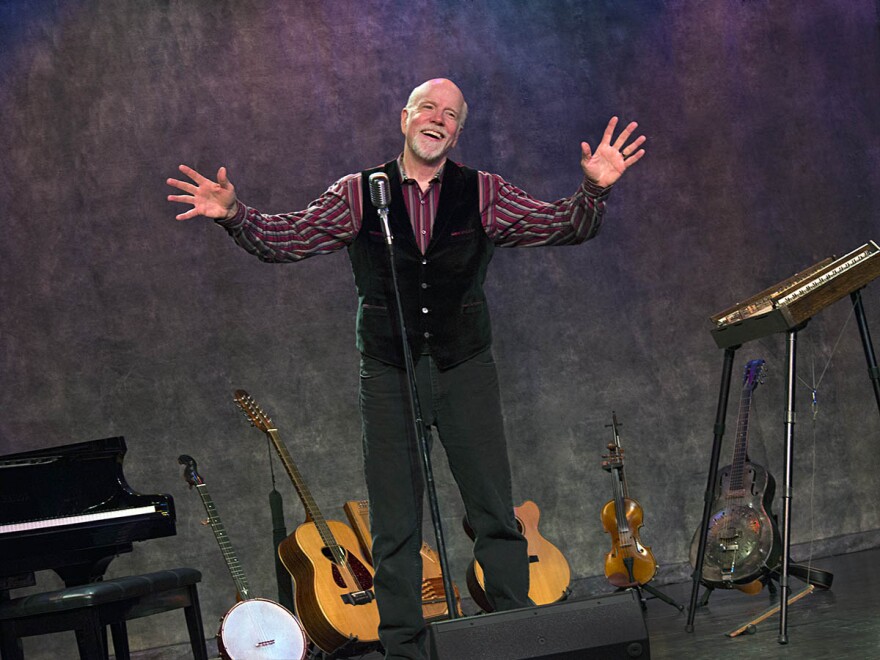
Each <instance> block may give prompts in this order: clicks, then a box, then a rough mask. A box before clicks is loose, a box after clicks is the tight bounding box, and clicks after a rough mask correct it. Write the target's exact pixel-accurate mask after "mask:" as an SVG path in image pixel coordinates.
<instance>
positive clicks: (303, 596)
mask: <svg viewBox="0 0 880 660" xmlns="http://www.w3.org/2000/svg"><path fill="white" fill-rule="evenodd" d="M326 524H327V526H328V527H329V529H330V530H331V532H332V534H333V538H334V539H335V540H336V542H337V544H338V546H339V547H340V548H342V550H343V551H344V552H345V554H346V559H347V561H346V562H343V563H340V562H337V561H334V559H333V554H332V552H330V550H329V549H328V548H327V546H326V544H325V543H324V541H323V539H322V538H321V533H320V532H319V531H318V528H317V526H316V525H315V524H314V523H311V522H306V523H303V524H302V525H300V526H299V527H297V529H296V531H294V533H293V534H291V535H290V536H288V537H287V538H286V539H284V540H283V541H282V542H281V543H280V544H279V545H278V556H279V557H280V558H281V562H282V563H283V564H284V567H285V568H286V569H287V571H288V572H289V573H290V575H291V577H292V578H293V582H294V585H295V587H296V594H295V600H296V612H297V614H298V615H299V618H300V620H301V621H302V622H303V626H304V627H305V629H306V630H307V631H308V633H309V637H310V638H311V639H312V641H313V642H314V643H315V644H317V645H318V647H319V648H320V649H321V650H323V651H325V652H328V653H332V652H333V651H335V650H336V649H338V648H339V647H341V646H343V645H344V644H346V643H347V642H349V640H350V639H351V638H353V637H356V638H357V640H358V642H363V643H369V642H375V641H377V640H378V639H379V609H378V607H377V606H376V601H375V599H374V598H373V592H372V589H373V570H372V569H371V568H370V566H369V563H368V562H367V561H366V560H365V559H364V557H363V555H362V554H361V553H360V551H359V550H358V541H357V536H355V533H354V532H353V531H352V530H351V528H350V527H349V526H348V525H346V524H345V523H342V522H338V521H336V520H327V521H326ZM365 592H366V593H365ZM361 601H363V602H361Z"/></svg>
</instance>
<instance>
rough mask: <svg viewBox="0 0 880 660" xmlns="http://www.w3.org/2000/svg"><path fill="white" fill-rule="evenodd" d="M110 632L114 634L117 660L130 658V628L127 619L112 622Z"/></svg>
mask: <svg viewBox="0 0 880 660" xmlns="http://www.w3.org/2000/svg"><path fill="white" fill-rule="evenodd" d="M110 633H111V634H112V635H113V653H115V654H116V658H117V660H128V659H129V658H130V657H131V651H130V650H129V648H128V628H127V627H126V625H125V621H120V622H118V623H112V624H110Z"/></svg>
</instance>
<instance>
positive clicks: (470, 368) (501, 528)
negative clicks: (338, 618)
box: [360, 350, 529, 660]
mask: <svg viewBox="0 0 880 660" xmlns="http://www.w3.org/2000/svg"><path fill="white" fill-rule="evenodd" d="M360 375H361V385H360V406H361V414H362V418H363V440H364V464H365V474H366V480H367V490H368V492H369V497H370V527H371V531H372V535H373V562H374V565H375V570H376V576H375V582H374V587H375V592H376V597H377V600H378V605H379V614H380V618H381V623H380V625H379V638H380V641H381V642H382V644H383V645H384V647H385V653H386V655H385V657H386V658H388V659H392V658H393V659H395V660H399V659H402V658H407V659H409V660H423V659H424V658H425V622H424V619H423V617H422V606H421V600H422V597H421V582H422V560H421V555H420V554H419V550H420V548H421V546H422V512H423V494H424V480H423V477H422V472H421V458H420V455H419V450H418V442H417V439H416V438H415V432H414V429H413V424H412V421H411V420H412V417H411V415H410V412H409V399H408V391H409V385H408V383H407V377H406V372H405V371H404V370H402V369H399V368H397V367H394V366H391V365H388V364H385V363H383V362H379V361H378V360H374V359H372V358H369V357H366V356H362V358H361V374H360ZM416 380H417V384H418V395H419V399H420V402H421V409H422V420H423V422H424V424H425V425H426V426H428V427H430V426H434V427H435V428H436V430H437V434H438V436H439V438H440V442H441V444H442V445H443V448H444V450H445V451H446V456H447V459H448V461H449V467H450V469H451V471H452V475H453V477H454V479H455V481H456V483H457V485H458V488H459V492H460V493H461V497H462V500H463V501H464V506H465V511H466V514H467V518H468V522H469V524H470V525H471V527H472V528H473V530H474V532H475V535H476V536H475V540H474V556H475V557H476V559H477V561H479V562H480V565H481V566H482V567H483V570H484V573H485V583H486V584H485V586H486V596H487V598H488V599H489V601H490V602H491V603H492V605H493V606H494V607H495V608H496V609H497V610H508V609H515V608H519V607H527V606H528V605H529V600H528V591H529V567H528V554H527V542H526V540H525V538H524V537H523V536H522V534H520V533H519V531H518V529H517V525H516V520H515V518H514V515H513V501H512V495H511V484H510V463H509V461H508V458H507V442H506V440H505V437H504V424H503V419H502V415H501V400H500V396H499V392H498V376H497V372H496V369H495V362H494V360H493V359H492V353H491V351H490V350H486V351H484V352H483V353H481V354H479V355H477V356H476V357H474V358H472V359H470V360H468V361H466V362H464V363H463V364H460V365H458V366H456V367H453V368H451V369H447V370H445V371H440V370H439V369H438V368H437V365H436V364H435V363H434V361H433V360H432V359H431V357H430V356H427V355H422V356H419V359H418V362H417V364H416ZM428 437H429V442H430V437H431V436H430V434H428ZM427 515H428V516H430V512H428V513H427ZM444 532H445V534H446V538H447V539H449V538H450V537H452V536H453V535H455V534H460V533H463V532H461V531H460V528H458V527H457V526H456V529H445V530H444Z"/></svg>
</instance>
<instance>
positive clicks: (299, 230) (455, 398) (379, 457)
mask: <svg viewBox="0 0 880 660" xmlns="http://www.w3.org/2000/svg"><path fill="white" fill-rule="evenodd" d="M466 115H467V104H466V103H465V101H464V97H463V95H462V93H461V91H460V90H459V89H458V87H457V86H456V85H455V84H454V83H453V82H451V81H450V80H446V79H435V80H429V81H427V82H425V83H423V84H421V85H419V86H418V87H416V88H415V89H414V90H413V92H412V94H411V95H410V97H409V100H408V102H407V104H406V107H405V108H404V109H403V110H402V111H401V115H400V128H401V131H402V132H403V134H404V136H405V142H404V148H403V153H402V154H401V155H400V156H399V157H398V158H397V159H396V160H394V161H391V162H389V163H386V164H385V165H384V166H382V167H381V168H374V169H373V170H367V171H364V172H361V173H359V174H352V175H348V176H346V177H343V178H342V179H340V180H339V181H337V182H336V183H335V184H333V185H332V186H331V187H330V188H329V189H328V190H327V191H326V192H325V193H324V195H323V196H322V197H320V198H319V199H318V200H316V201H315V202H313V203H312V204H311V205H310V206H309V207H308V208H307V209H305V210H303V211H299V212H294V213H285V214H279V215H264V214H262V213H260V212H259V211H257V210H256V209H253V208H250V207H247V206H245V205H244V204H241V203H240V202H238V200H237V198H236V196H235V189H234V187H233V186H232V184H231V183H230V181H229V179H228V177H227V174H226V169H225V168H223V167H221V168H220V170H219V171H218V172H217V181H216V182H214V181H210V180H209V179H207V178H205V177H203V176H202V175H201V174H199V173H198V172H196V171H194V170H192V169H191V168H189V167H186V166H185V165H181V166H180V170H181V172H183V173H184V174H186V175H187V176H189V177H190V178H191V179H192V180H193V181H194V183H187V182H184V181H178V180H175V179H168V184H169V185H171V186H173V187H175V188H178V189H179V190H181V191H183V192H184V193H186V194H183V195H169V196H168V199H169V200H170V201H175V202H183V203H185V204H191V205H192V206H193V208H192V209H190V210H188V211H186V212H184V213H181V214H180V215H178V216H177V219H178V220H187V219H189V218H193V217H196V216H199V215H203V216H206V217H209V218H213V219H215V220H216V221H217V222H218V223H219V224H220V225H221V226H223V227H224V228H226V230H227V231H228V232H229V233H230V235H231V236H232V237H233V238H234V239H235V241H236V243H238V244H239V245H240V246H241V247H243V248H244V249H246V250H248V251H249V252H251V253H253V254H255V255H256V256H258V257H259V258H260V259H263V260H265V261H297V260H299V259H303V258H306V257H308V256H312V255H315V254H326V253H329V252H332V251H335V250H338V249H342V248H343V247H344V248H347V249H348V251H349V256H350V257H351V262H352V269H353V272H354V278H355V285H356V287H357V290H358V297H359V308H358V318H357V347H358V349H359V350H360V352H361V371H360V376H361V388H360V408H361V416H362V424H363V443H364V464H365V475H366V482H367V490H368V493H369V499H370V514H371V527H372V534H373V557H374V564H375V570H376V574H375V581H374V587H375V592H376V597H377V601H378V605H379V612H380V618H381V624H380V628H379V635H380V639H381V642H382V644H383V646H384V647H385V651H386V656H385V657H386V658H388V659H391V658H394V659H402V658H409V659H417V660H421V659H422V658H424V657H425V656H424V641H425V640H424V638H425V627H424V621H423V619H422V614H421V612H422V609H421V575H422V567H421V558H420V555H419V549H420V547H421V538H422V537H421V532H422V497H423V491H424V484H423V479H422V475H421V471H420V470H421V468H420V463H419V455H418V450H417V446H416V439H415V438H414V437H413V435H414V432H413V429H412V423H411V421H412V420H411V417H410V415H409V410H408V398H407V397H408V392H409V390H408V385H407V379H406V373H405V371H404V368H405V367H404V362H403V351H402V347H401V340H400V334H399V331H398V329H397V326H398V322H397V312H396V309H395V302H394V292H393V290H392V288H391V283H390V274H389V273H390V268H389V264H388V255H387V248H386V245H385V243H384V240H383V234H382V230H381V227H380V223H379V218H378V215H377V212H376V209H375V208H373V206H372V204H371V203H370V194H369V188H368V182H367V181H368V177H369V174H371V173H372V172H375V171H384V172H386V173H387V174H388V175H389V178H390V192H391V209H390V211H391V227H392V233H393V235H394V236H395V240H394V250H395V265H396V268H397V272H398V279H399V282H400V290H401V301H402V304H401V306H402V307H403V313H404V317H405V324H406V329H407V339H408V342H409V345H410V348H411V351H412V355H413V360H414V361H415V362H416V380H417V385H418V395H419V399H420V403H421V417H422V420H423V422H424V424H425V425H426V426H434V427H435V428H436V429H437V431H438V435H439V437H440V440H441V442H442V443H443V446H444V449H445V450H446V453H447V458H448V460H449V465H450V468H451V470H452V473H453V476H454V478H455V480H456V483H457V484H458V487H459V491H460V493H461V496H462V499H463V501H464V505H465V510H466V512H467V517H468V522H469V524H470V526H471V527H472V528H473V530H474V532H475V540H474V556H475V557H476V559H477V560H478V561H479V562H480V565H481V566H482V567H483V569H484V573H485V591H486V596H487V598H488V599H489V601H490V602H491V603H492V604H493V606H494V607H495V609H497V610H506V609H514V608H518V607H525V606H527V605H528V604H529V600H528V590H529V585H528V579H529V570H528V558H527V553H526V543H525V539H524V538H523V537H522V535H521V534H520V533H519V532H518V531H517V525H516V521H515V519H514V515H513V501H512V495H511V483H510V482H511V478H510V466H509V463H508V457H507V445H506V440H505V437H504V429H503V420H502V413H501V403H500V397H499V393H498V381H497V375H496V371H495V364H494V362H493V358H492V353H491V331H490V326H489V316H488V310H487V308H486V300H485V296H484V293H483V287H482V285H483V280H484V278H485V275H486V268H487V266H488V263H489V260H490V259H491V257H492V251H493V250H494V248H495V246H539V245H564V244H575V243H580V242H583V241H585V240H587V239H589V238H592V237H593V236H594V235H595V234H596V232H597V231H598V229H599V225H600V223H601V220H602V217H603V214H604V209H605V202H604V200H605V198H606V197H607V195H608V190H609V188H610V186H611V185H612V184H614V183H615V182H616V181H617V180H618V179H619V178H620V176H621V175H622V174H623V173H624V172H625V171H626V170H627V169H628V168H629V167H631V166H632V165H633V164H634V163H635V162H637V161H638V160H639V159H640V158H641V157H642V156H643V155H644V153H645V151H644V149H642V148H640V147H641V145H642V144H643V143H644V141H645V137H644V136H639V137H638V138H636V139H635V140H633V141H632V142H630V141H629V139H630V137H631V135H632V133H633V131H634V130H635V128H636V123H635V122H633V123H630V124H629V125H628V126H627V127H626V128H625V129H624V130H623V131H622V132H621V133H620V135H619V136H617V138H616V139H615V140H614V141H613V142H612V138H613V134H614V130H615V127H616V125H617V118H616V117H614V118H612V119H611V121H610V122H609V123H608V126H607V128H606V130H605V133H604V135H603V137H602V140H601V142H600V143H599V145H598V146H597V148H596V150H595V151H593V150H592V149H591V148H590V146H589V145H588V144H587V143H586V142H582V143H581V152H582V156H581V168H582V170H583V172H584V177H585V178H584V181H583V183H582V184H581V186H580V187H579V189H578V191H577V192H576V193H575V194H574V195H573V196H572V197H570V198H566V199H563V200H559V201H557V202H554V203H546V202H541V201H539V200H536V199H534V198H532V197H530V196H529V195H527V194H526V193H524V192H523V191H521V190H519V189H517V188H516V187H514V186H512V185H511V184H509V183H507V182H506V181H504V180H503V179H502V178H501V177H499V176H497V175H494V174H488V173H485V172H478V171H475V170H471V169H469V168H466V167H463V166H459V165H458V164H456V163H454V162H452V161H451V160H448V159H447V154H448V153H449V151H450V150H451V149H452V148H453V147H454V146H455V145H456V143H457V142H458V138H459V136H460V135H461V131H462V128H463V126H464V122H465V119H466Z"/></svg>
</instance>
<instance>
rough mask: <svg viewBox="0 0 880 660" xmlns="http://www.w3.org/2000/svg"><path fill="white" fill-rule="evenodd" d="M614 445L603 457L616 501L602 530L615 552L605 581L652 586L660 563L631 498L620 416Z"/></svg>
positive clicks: (604, 512)
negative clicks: (641, 532) (644, 539)
mask: <svg viewBox="0 0 880 660" xmlns="http://www.w3.org/2000/svg"><path fill="white" fill-rule="evenodd" d="M611 427H612V432H613V434H614V442H612V443H609V444H608V454H606V455H605V456H603V457H602V459H603V460H602V468H603V469H605V470H607V471H608V472H610V473H611V480H612V485H613V493H614V497H613V498H612V499H611V500H609V501H608V502H607V503H606V504H605V506H604V507H602V516H601V517H602V526H603V527H604V528H605V531H606V532H608V533H609V534H610V535H611V552H609V553H608V554H606V555H605V577H606V578H607V579H608V581H609V582H610V583H611V584H612V585H614V586H615V587H618V588H621V589H622V588H626V587H635V586H639V585H643V584H647V583H648V582H650V581H651V580H652V579H653V578H654V575H656V573H657V561H656V560H655V559H654V555H653V554H652V553H651V548H650V547H647V546H644V545H642V543H641V541H640V540H639V533H638V532H639V529H640V528H641V527H642V521H643V519H644V512H643V511H642V507H641V506H640V505H639V503H638V502H636V501H635V500H634V499H631V498H630V497H629V496H628V489H627V486H626V475H625V474H624V470H623V448H622V447H621V446H620V435H619V434H618V432H617V427H618V423H617V414H616V413H614V412H613V411H612V413H611Z"/></svg>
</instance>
